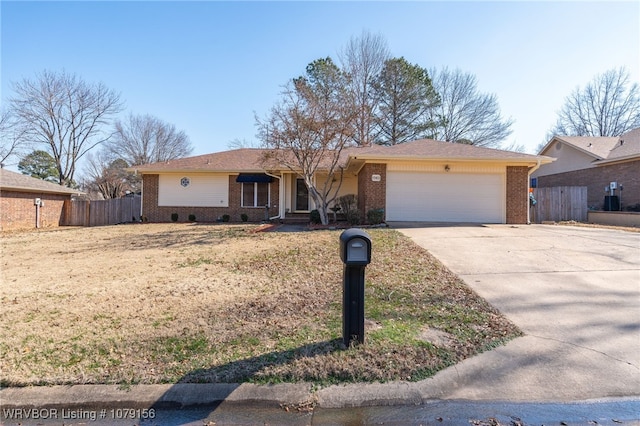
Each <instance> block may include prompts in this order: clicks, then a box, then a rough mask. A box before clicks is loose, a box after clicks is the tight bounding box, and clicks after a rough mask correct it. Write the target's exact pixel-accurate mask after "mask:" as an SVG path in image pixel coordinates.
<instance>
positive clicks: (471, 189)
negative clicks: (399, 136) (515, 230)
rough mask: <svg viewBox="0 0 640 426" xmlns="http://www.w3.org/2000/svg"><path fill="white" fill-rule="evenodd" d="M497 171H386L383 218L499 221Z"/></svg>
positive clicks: (499, 178) (500, 181)
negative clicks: (385, 215)
mask: <svg viewBox="0 0 640 426" xmlns="http://www.w3.org/2000/svg"><path fill="white" fill-rule="evenodd" d="M503 181H504V177H503V175H501V174H454V173H446V174H444V173H419V172H390V173H388V174H387V220H390V221H394V220H396V221H431V222H481V223H502V222H503V221H504V219H503V216H504V214H503V211H504V202H503V198H504V197H503V194H504V190H503V186H504V184H503Z"/></svg>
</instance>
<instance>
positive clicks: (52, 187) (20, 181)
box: [0, 168, 83, 194]
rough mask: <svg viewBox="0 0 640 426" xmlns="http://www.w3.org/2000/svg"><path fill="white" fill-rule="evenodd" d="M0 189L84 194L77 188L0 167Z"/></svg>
mask: <svg viewBox="0 0 640 426" xmlns="http://www.w3.org/2000/svg"><path fill="white" fill-rule="evenodd" d="M0 189H3V190H14V191H24V192H43V193H50V194H82V193H83V192H82V191H78V190H77V189H73V188H68V187H66V186H60V185H58V184H56V183H51V182H47V181H45V180H42V179H36V178H32V177H31V176H27V175H23V174H21V173H16V172H11V171H9V170H5V169H1V168H0Z"/></svg>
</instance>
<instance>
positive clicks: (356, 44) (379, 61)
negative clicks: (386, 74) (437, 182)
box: [339, 31, 391, 146]
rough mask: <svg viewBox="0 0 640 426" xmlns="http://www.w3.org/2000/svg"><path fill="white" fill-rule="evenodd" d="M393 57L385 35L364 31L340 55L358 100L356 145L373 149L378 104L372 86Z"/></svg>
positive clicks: (356, 104)
mask: <svg viewBox="0 0 640 426" xmlns="http://www.w3.org/2000/svg"><path fill="white" fill-rule="evenodd" d="M390 57H391V54H390V53H389V49H388V47H387V41H386V40H385V38H384V36H382V35H381V34H372V33H370V32H368V31H362V34H361V35H360V36H359V37H351V40H349V43H348V44H347V45H346V46H345V47H344V48H343V50H342V52H341V53H340V56H339V58H340V62H341V65H342V68H343V70H344V71H345V72H346V73H347V74H348V75H349V77H350V80H349V89H350V90H351V91H352V93H353V98H354V101H355V109H356V112H357V114H356V119H355V129H356V130H355V133H354V135H353V141H354V142H355V143H356V144H357V145H360V146H370V145H371V144H372V143H373V142H374V140H375V136H376V134H375V126H374V114H375V112H376V109H377V108H376V107H377V103H378V102H377V99H376V97H375V91H373V90H372V87H371V83H372V82H373V80H374V78H375V77H376V76H377V75H378V74H380V72H381V71H382V69H383V67H384V63H385V61H386V60H387V59H389V58H390Z"/></svg>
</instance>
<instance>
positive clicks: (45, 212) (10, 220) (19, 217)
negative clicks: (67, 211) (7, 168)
mask: <svg viewBox="0 0 640 426" xmlns="http://www.w3.org/2000/svg"><path fill="white" fill-rule="evenodd" d="M36 198H40V199H42V201H43V203H44V205H43V206H42V207H40V227H41V228H50V227H54V226H60V225H61V224H62V223H63V221H64V217H63V214H64V201H65V200H70V199H71V196H70V195H63V194H48V193H37V192H16V191H6V190H3V191H0V229H1V230H3V231H8V230H18V229H35V228H36V206H35V205H34V204H33V201H34V199H36Z"/></svg>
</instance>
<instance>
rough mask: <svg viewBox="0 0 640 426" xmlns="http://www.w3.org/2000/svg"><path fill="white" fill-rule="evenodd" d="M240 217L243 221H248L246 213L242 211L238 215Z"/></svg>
mask: <svg viewBox="0 0 640 426" xmlns="http://www.w3.org/2000/svg"><path fill="white" fill-rule="evenodd" d="M240 219H241V220H242V221H243V222H246V221H248V220H249V216H247V214H246V213H242V214H241V215H240Z"/></svg>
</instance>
